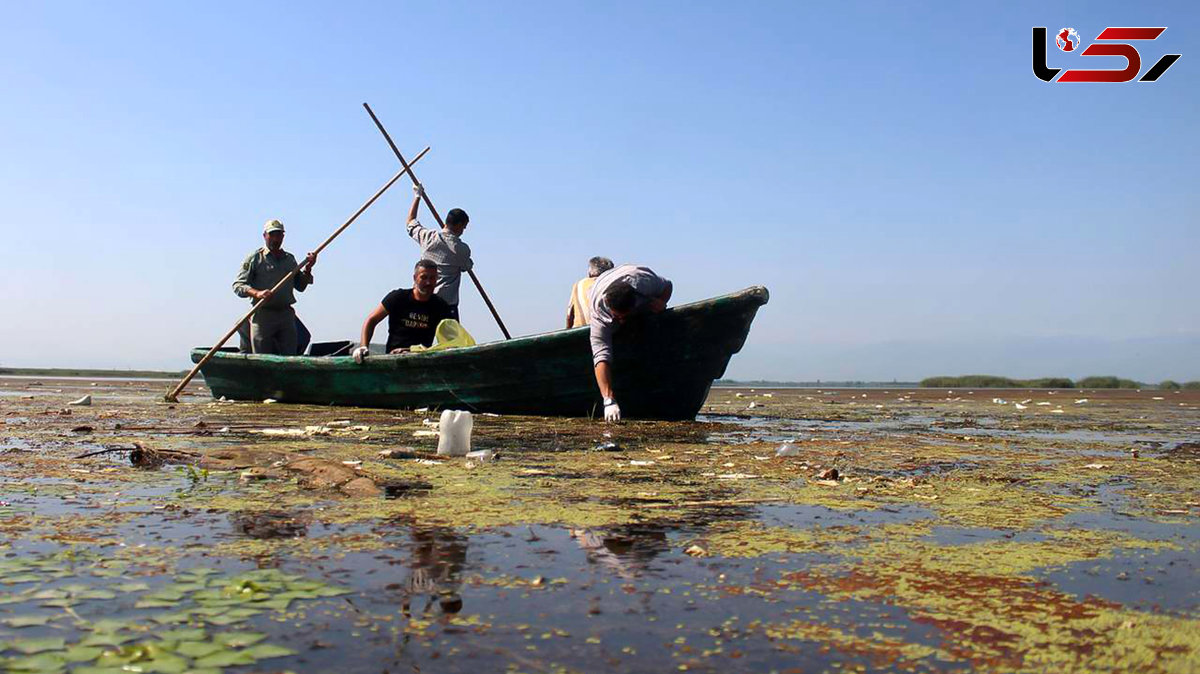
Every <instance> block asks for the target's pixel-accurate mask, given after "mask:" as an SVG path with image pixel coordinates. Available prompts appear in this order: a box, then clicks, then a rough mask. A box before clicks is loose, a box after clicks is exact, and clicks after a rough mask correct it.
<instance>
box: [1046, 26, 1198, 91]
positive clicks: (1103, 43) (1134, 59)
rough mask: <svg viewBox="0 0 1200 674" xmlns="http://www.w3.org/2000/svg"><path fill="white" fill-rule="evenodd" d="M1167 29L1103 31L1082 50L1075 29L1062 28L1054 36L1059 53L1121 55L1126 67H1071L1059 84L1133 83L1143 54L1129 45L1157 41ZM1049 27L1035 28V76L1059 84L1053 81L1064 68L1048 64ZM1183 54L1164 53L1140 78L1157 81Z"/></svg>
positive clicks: (1110, 29)
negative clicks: (1084, 68)
mask: <svg viewBox="0 0 1200 674" xmlns="http://www.w3.org/2000/svg"><path fill="white" fill-rule="evenodd" d="M1166 29H1167V28H1166V26H1162V27H1154V28H1147V27H1143V28H1119V27H1109V28H1105V29H1104V30H1102V31H1100V34H1099V35H1097V36H1096V40H1095V41H1094V42H1092V44H1090V45H1088V46H1087V48H1086V49H1083V50H1082V51H1081V50H1080V49H1079V46H1080V45H1081V44H1082V40H1080V39H1079V33H1078V32H1076V31H1075V29H1074V28H1063V29H1062V30H1060V31H1058V33H1056V34H1055V35H1054V44H1055V45H1057V46H1058V48H1059V50H1060V51H1063V52H1066V53H1076V52H1078V53H1079V55H1080V56H1120V57H1122V58H1124V59H1125V67H1124V68H1122V69H1120V70H1083V69H1079V68H1072V69H1070V70H1068V71H1066V72H1063V74H1062V75H1061V76H1059V77H1058V80H1057V81H1058V82H1131V81H1133V79H1134V78H1135V77H1137V76H1138V73H1140V72H1141V70H1142V55H1141V53H1140V52H1138V50H1137V48H1136V47H1134V46H1133V45H1131V44H1129V42H1134V41H1144V42H1149V41H1151V40H1157V39H1158V36H1159V35H1162V34H1163V31H1165V30H1166ZM1046 44H1047V36H1046V27H1045V26H1034V28H1033V74H1034V75H1036V76H1037V78H1038V79H1040V80H1043V81H1046V82H1054V81H1056V80H1055V79H1054V78H1055V76H1056V75H1058V73H1059V72H1061V71H1062V68H1050V67H1048V66H1047V65H1046ZM1179 57H1180V54H1164V55H1162V56H1160V57H1159V59H1158V60H1157V61H1155V62H1154V65H1152V66H1150V69H1149V70H1147V71H1146V74H1144V75H1142V76H1141V78H1139V79H1138V81H1139V82H1154V81H1156V80H1157V79H1158V78H1159V77H1162V74H1163V73H1165V72H1167V68H1170V67H1171V65H1172V64H1174V63H1175V62H1176V61H1178V60H1179Z"/></svg>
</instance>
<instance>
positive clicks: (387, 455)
mask: <svg viewBox="0 0 1200 674" xmlns="http://www.w3.org/2000/svg"><path fill="white" fill-rule="evenodd" d="M419 456H420V455H419V454H418V453H417V451H416V450H415V449H413V448H412V447H397V448H395V449H385V450H383V451H381V452H379V457H380V458H383V459H416V458H418V457H419Z"/></svg>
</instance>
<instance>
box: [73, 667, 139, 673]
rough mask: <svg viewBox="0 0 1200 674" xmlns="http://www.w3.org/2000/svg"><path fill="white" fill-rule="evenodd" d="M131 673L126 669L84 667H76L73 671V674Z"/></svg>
mask: <svg viewBox="0 0 1200 674" xmlns="http://www.w3.org/2000/svg"><path fill="white" fill-rule="evenodd" d="M130 671H132V670H129V669H125V668H124V667H96V666H84V667H75V668H74V669H72V670H71V674H129V673H130Z"/></svg>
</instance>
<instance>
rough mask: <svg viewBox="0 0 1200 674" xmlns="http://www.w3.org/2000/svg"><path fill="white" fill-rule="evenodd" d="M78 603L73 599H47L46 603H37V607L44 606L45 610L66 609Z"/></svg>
mask: <svg viewBox="0 0 1200 674" xmlns="http://www.w3.org/2000/svg"><path fill="white" fill-rule="evenodd" d="M78 603H79V602H78V601H76V600H74V599H47V600H46V601H43V602H41V603H39V604H38V606H45V607H47V608H67V607H70V606H74V605H76V604H78Z"/></svg>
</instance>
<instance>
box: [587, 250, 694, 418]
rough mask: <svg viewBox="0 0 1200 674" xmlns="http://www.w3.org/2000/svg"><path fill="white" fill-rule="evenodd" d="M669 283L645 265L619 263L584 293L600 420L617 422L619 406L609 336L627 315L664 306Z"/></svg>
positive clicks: (658, 309)
mask: <svg viewBox="0 0 1200 674" xmlns="http://www.w3.org/2000/svg"><path fill="white" fill-rule="evenodd" d="M672 288H673V286H672V284H671V282H670V281H668V280H667V279H665V278H663V277H661V276H659V275H658V274H655V273H654V272H653V271H651V270H650V269H649V268H647V267H638V266H635V265H632V264H623V265H621V266H620V267H616V268H614V269H610V270H608V271H606V272H604V273H603V274H601V275H600V276H599V278H597V279H596V283H595V285H593V286H592V290H591V292H590V293H589V295H588V300H589V302H590V303H591V309H592V316H591V321H590V322H589V325H590V326H591V340H592V365H593V366H594V367H595V369H596V384H597V385H599V386H600V395H601V396H603V397H604V420H605V421H620V420H621V407H620V405H618V404H617V398H616V394H615V393H614V392H613V387H612V365H611V364H610V363H611V361H612V336H613V332H615V331H616V330H617V328H619V327H620V326H621V324H622V323H624V322H625V321H626V320H627V319H628V318H629V317H630V316H632V315H634V314H639V313H654V314H657V313H659V312H660V311H662V310H664V309H666V308H667V302H668V301H670V299H671V290H672Z"/></svg>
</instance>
